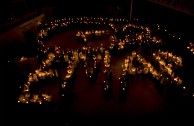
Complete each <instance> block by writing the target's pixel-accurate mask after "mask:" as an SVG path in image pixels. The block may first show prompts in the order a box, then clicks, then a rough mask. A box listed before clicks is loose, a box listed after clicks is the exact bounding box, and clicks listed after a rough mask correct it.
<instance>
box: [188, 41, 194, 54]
mask: <svg viewBox="0 0 194 126" xmlns="http://www.w3.org/2000/svg"><path fill="white" fill-rule="evenodd" d="M187 49H188V50H189V51H190V52H191V53H192V54H194V44H193V43H191V42H190V43H189V45H188V46H187Z"/></svg>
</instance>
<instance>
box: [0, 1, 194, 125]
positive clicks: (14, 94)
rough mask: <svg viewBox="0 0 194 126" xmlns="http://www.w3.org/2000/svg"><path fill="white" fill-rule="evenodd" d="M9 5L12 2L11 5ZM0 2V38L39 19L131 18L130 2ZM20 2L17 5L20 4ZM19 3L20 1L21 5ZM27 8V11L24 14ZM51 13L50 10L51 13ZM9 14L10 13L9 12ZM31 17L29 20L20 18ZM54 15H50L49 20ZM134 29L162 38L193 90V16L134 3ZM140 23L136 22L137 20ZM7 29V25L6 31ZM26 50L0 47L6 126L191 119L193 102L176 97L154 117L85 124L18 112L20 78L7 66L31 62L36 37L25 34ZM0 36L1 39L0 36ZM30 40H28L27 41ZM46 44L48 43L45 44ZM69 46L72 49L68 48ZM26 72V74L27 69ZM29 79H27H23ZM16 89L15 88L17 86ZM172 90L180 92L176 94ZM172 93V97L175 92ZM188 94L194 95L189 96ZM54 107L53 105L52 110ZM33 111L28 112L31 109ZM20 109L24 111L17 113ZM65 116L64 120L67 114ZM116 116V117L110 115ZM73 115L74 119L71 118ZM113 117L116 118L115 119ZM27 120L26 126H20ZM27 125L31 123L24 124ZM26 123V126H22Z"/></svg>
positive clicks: (94, 119) (77, 118)
mask: <svg viewBox="0 0 194 126" xmlns="http://www.w3.org/2000/svg"><path fill="white" fill-rule="evenodd" d="M10 1H12V0H10ZM10 1H4V2H3V4H1V5H0V6H1V7H0V31H1V32H0V33H2V34H3V33H4V32H6V31H8V30H10V29H12V28H14V27H15V26H17V25H19V24H22V23H23V22H25V21H27V20H30V19H32V18H34V17H36V16H38V15H40V14H42V13H45V15H46V16H47V17H46V18H47V20H48V21H51V20H53V19H58V18H66V17H67V18H68V17H80V16H89V17H90V16H91V17H118V18H124V17H125V18H129V17H130V0H91V1H86V0H81V1H74V0H70V1H65V0H64V1H61V0H26V2H27V4H23V3H22V2H14V0H13V2H10ZM18 1H20V0H18ZM21 1H22V0H21ZM26 6H27V9H26ZM49 8H52V10H51V9H49ZM10 10H11V11H10ZM29 13H33V15H32V16H30V17H28V18H23V16H25V15H28V14H29ZM50 13H52V14H50ZM132 17H133V18H132V23H135V24H139V25H146V26H149V27H150V28H152V29H153V34H160V35H161V36H162V37H163V38H165V40H166V41H167V43H166V46H165V48H168V49H169V50H171V51H173V52H175V53H176V54H177V55H181V56H182V57H183V60H184V63H185V65H184V66H185V67H184V68H183V69H182V71H181V72H182V73H181V72H180V75H181V77H183V78H184V80H186V82H189V83H191V85H190V86H191V87H192V89H194V86H193V84H194V78H193V77H194V72H193V71H194V66H193V64H194V55H191V54H190V52H188V50H187V49H186V46H187V45H188V43H189V42H194V35H193V29H194V23H193V22H194V16H193V15H189V14H186V13H183V12H180V11H177V10H173V9H170V8H167V7H164V6H161V5H158V4H155V3H152V2H149V1H147V0H133V15H132ZM136 19H138V20H136ZM6 24H9V25H6ZM156 24H160V25H161V28H164V29H168V31H169V33H172V34H174V35H176V36H180V37H181V41H178V40H173V41H172V39H171V38H170V37H169V36H168V35H167V34H166V33H165V32H162V33H157V30H156ZM25 34H26V35H25V36H26V41H27V42H28V43H27V45H23V44H21V43H20V42H19V41H17V40H16V41H15V42H13V43H14V44H12V45H10V47H9V48H8V47H7V46H6V47H4V46H1V47H0V50H1V52H0V53H1V56H2V57H3V58H2V59H3V60H1V68H0V69H1V74H0V76H1V81H0V84H1V87H2V88H1V92H2V97H1V99H2V102H1V103H2V107H1V111H2V113H3V114H2V118H1V120H2V119H3V120H4V121H3V122H5V123H6V124H9V123H10V124H11V123H12V122H13V120H17V121H16V122H15V123H17V124H19V125H22V124H25V125H30V124H31V123H32V124H33V123H34V124H35V125H39V124H43V125H46V124H52V123H53V124H52V125H65V126H70V125H125V124H134V123H135V124H141V123H145V124H146V123H147V124H154V123H155V122H157V124H158V123H164V122H167V121H170V122H173V123H177V122H179V121H186V122H190V121H191V120H190V119H189V118H192V117H193V112H194V109H193V106H194V100H193V97H190V96H189V97H187V96H182V95H181V96H177V97H173V96H172V97H169V99H168V98H167V101H168V100H169V106H167V108H166V109H165V110H164V111H162V112H161V113H158V114H155V113H154V114H153V113H149V114H145V115H144V114H142V115H130V116H126V117H120V118H119V115H116V116H114V115H113V116H111V113H110V117H107V116H103V115H95V116H93V115H92V116H91V117H88V118H85V116H83V117H82V113H76V114H75V115H74V114H73V113H68V111H69V110H68V109H67V110H66V109H62V110H63V111H57V112H50V111H44V110H43V109H44V107H39V106H34V107H33V106H30V107H29V106H25V105H24V106H22V107H21V106H19V107H18V103H17V98H18V94H19V91H18V85H17V84H21V83H24V82H25V79H23V78H24V74H23V73H22V72H21V70H20V69H19V67H18V65H17V64H15V62H9V63H7V61H8V60H10V59H14V58H15V59H14V60H16V59H18V57H20V56H22V55H23V54H25V55H26V56H28V57H35V56H36V55H37V51H36V46H35V45H34V43H33V42H34V41H35V36H33V35H32V34H30V33H25ZM0 35H1V34H0ZM31 38H32V39H31ZM48 43H49V42H48ZM69 45H71V44H69ZM29 69H30V68H29ZM26 75H28V73H25V76H26ZM15 83H17V84H15ZM172 90H176V91H177V90H179V87H177V89H172ZM176 91H175V92H176ZM191 92H192V93H193V92H194V91H191ZM51 106H55V105H51ZM28 107H29V108H33V110H36V109H37V112H33V110H31V111H29V110H28V109H29V108H28ZM21 108H22V109H21ZM66 112H67V113H68V114H67V113H66ZM113 113H114V112H113ZM71 114H72V115H71ZM116 117H117V118H116ZM23 120H25V121H23ZM28 121H29V122H28ZM24 122H25V123H24Z"/></svg>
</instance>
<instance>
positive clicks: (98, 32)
mask: <svg viewBox="0 0 194 126" xmlns="http://www.w3.org/2000/svg"><path fill="white" fill-rule="evenodd" d="M106 34H109V31H108V30H91V31H78V32H77V34H76V37H77V38H82V40H83V41H84V42H85V43H86V42H87V41H88V39H89V38H88V37H90V36H92V35H95V36H102V35H106Z"/></svg>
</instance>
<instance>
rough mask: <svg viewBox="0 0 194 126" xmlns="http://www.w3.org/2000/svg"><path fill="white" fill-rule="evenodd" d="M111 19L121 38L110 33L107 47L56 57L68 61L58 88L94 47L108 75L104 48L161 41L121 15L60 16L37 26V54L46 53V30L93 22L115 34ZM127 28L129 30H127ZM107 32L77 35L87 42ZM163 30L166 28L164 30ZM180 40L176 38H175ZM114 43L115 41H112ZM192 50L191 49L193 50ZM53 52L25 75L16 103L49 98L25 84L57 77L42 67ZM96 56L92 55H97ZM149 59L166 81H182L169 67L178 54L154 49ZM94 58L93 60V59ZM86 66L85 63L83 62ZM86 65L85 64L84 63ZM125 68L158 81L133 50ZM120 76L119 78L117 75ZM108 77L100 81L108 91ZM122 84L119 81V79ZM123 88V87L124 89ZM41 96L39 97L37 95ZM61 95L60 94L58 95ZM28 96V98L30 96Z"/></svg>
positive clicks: (107, 54)
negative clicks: (165, 75)
mask: <svg viewBox="0 0 194 126" xmlns="http://www.w3.org/2000/svg"><path fill="white" fill-rule="evenodd" d="M114 22H123V23H124V24H126V23H127V24H126V25H124V26H123V27H122V31H123V32H125V33H126V35H125V39H124V40H121V39H119V40H118V39H117V37H116V36H115V35H114V36H112V37H111V38H112V41H113V42H114V43H111V45H110V46H107V47H103V46H102V45H101V47H100V48H98V47H97V48H91V47H85V46H84V47H83V48H82V49H81V51H80V52H79V51H78V50H72V51H66V53H64V52H65V51H63V53H62V54H60V56H62V57H63V58H64V61H65V62H66V63H68V67H67V75H66V76H65V77H64V78H63V83H62V84H61V87H62V88H66V84H67V80H68V78H71V77H72V76H73V73H74V70H75V68H76V66H77V64H78V63H79V61H81V60H82V61H84V62H85V63H86V61H87V54H86V52H87V53H93V52H94V51H95V50H96V51H97V50H100V51H101V53H102V55H104V66H105V70H104V73H107V74H106V76H110V74H109V73H110V72H111V68H110V59H111V55H110V52H109V51H108V50H112V49H114V48H115V47H117V50H122V49H124V48H125V46H126V45H127V44H130V45H131V44H135V43H138V44H139V45H141V43H145V44H149V43H156V44H159V43H162V41H161V39H158V38H157V37H155V36H152V35H151V29H150V28H149V27H145V26H139V25H135V24H131V23H129V20H128V19H125V18H123V19H121V18H93V17H80V18H63V19H60V20H54V21H52V22H50V23H46V24H45V25H46V26H47V28H45V29H41V30H40V32H39V34H38V36H37V44H38V45H39V47H38V49H39V50H40V51H41V53H43V54H46V53H48V49H45V46H44V38H46V37H48V35H49V32H50V31H52V30H54V29H57V28H59V27H60V28H61V27H62V28H63V27H67V26H69V25H72V24H81V25H82V24H83V25H87V24H93V25H106V26H108V27H110V28H111V29H112V30H113V31H114V32H115V33H117V32H118V28H117V27H116V26H115V25H114ZM157 27H158V30H161V28H160V26H159V25H157ZM131 28H132V29H141V30H142V31H141V32H139V33H137V32H133V30H131ZM128 29H129V30H128ZM108 32H109V31H108V30H102V31H97V30H96V31H86V32H83V31H79V32H78V33H77V35H76V36H77V37H80V36H81V37H82V38H83V39H84V41H87V37H88V36H90V35H92V34H94V35H97V36H98V35H102V34H107V33H108ZM165 32H167V30H165ZM179 39H180V38H179ZM115 42H116V43H115ZM193 47H194V46H193V44H190V46H189V47H187V48H188V49H193ZM193 53H194V52H193ZM56 54H57V53H56V52H55V53H52V52H50V53H48V55H47V59H46V60H42V65H41V67H40V69H38V70H36V71H35V73H30V74H29V77H28V82H27V83H26V84H25V85H24V88H23V91H22V93H21V95H20V97H19V100H18V102H19V103H30V102H33V103H34V102H38V103H39V104H42V102H43V101H51V96H50V95H48V94H45V93H42V94H41V95H37V94H34V95H32V94H31V93H30V90H29V87H30V86H31V85H32V84H33V83H34V82H37V81H38V80H39V79H45V78H46V77H50V78H52V77H54V76H56V77H57V76H58V73H57V71H56V70H52V69H49V70H48V69H47V70H46V71H44V69H45V68H49V67H50V66H52V62H54V61H55V60H56ZM102 55H100V56H95V58H96V57H101V58H102ZM134 58H136V59H137V60H138V61H139V62H140V63H141V64H142V65H143V69H140V68H135V67H133V65H132V60H133V59H134ZM153 58H154V59H155V60H156V61H157V62H159V64H160V66H161V70H163V72H164V71H165V72H167V73H168V74H169V75H170V78H166V79H167V80H168V79H169V80H170V79H171V80H172V81H174V82H176V83H177V84H182V83H183V81H182V79H180V78H179V77H178V76H175V74H174V72H173V70H172V69H171V68H172V63H174V64H175V65H177V66H182V58H181V57H177V56H175V55H172V53H168V52H163V51H158V52H156V53H153ZM96 59H100V58H96ZM162 59H167V60H170V61H172V63H169V64H166V63H165V62H164V61H163V60H162ZM94 61H95V59H94ZM85 65H87V64H85ZM85 67H86V66H85ZM126 71H127V72H128V73H130V74H137V73H139V74H141V73H144V74H147V73H149V72H150V73H151V74H152V75H153V77H154V78H156V79H157V80H161V79H162V77H163V75H162V73H163V72H157V70H156V69H155V68H154V67H153V66H152V64H151V63H150V62H147V61H146V60H145V59H144V58H143V57H142V56H141V55H140V54H137V53H136V52H135V51H134V52H132V53H131V55H130V56H129V57H127V59H125V62H124V64H123V72H124V74H123V75H125V73H126ZM120 79H121V78H120ZM107 81H108V80H106V79H105V80H104V83H105V88H104V90H108V87H109V84H108V83H107ZM122 83H123V82H122ZM185 88H186V87H185V86H183V89H185ZM124 90H125V89H124ZM40 96H41V97H40ZM62 96H64V94H62ZM30 98H31V99H30Z"/></svg>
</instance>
